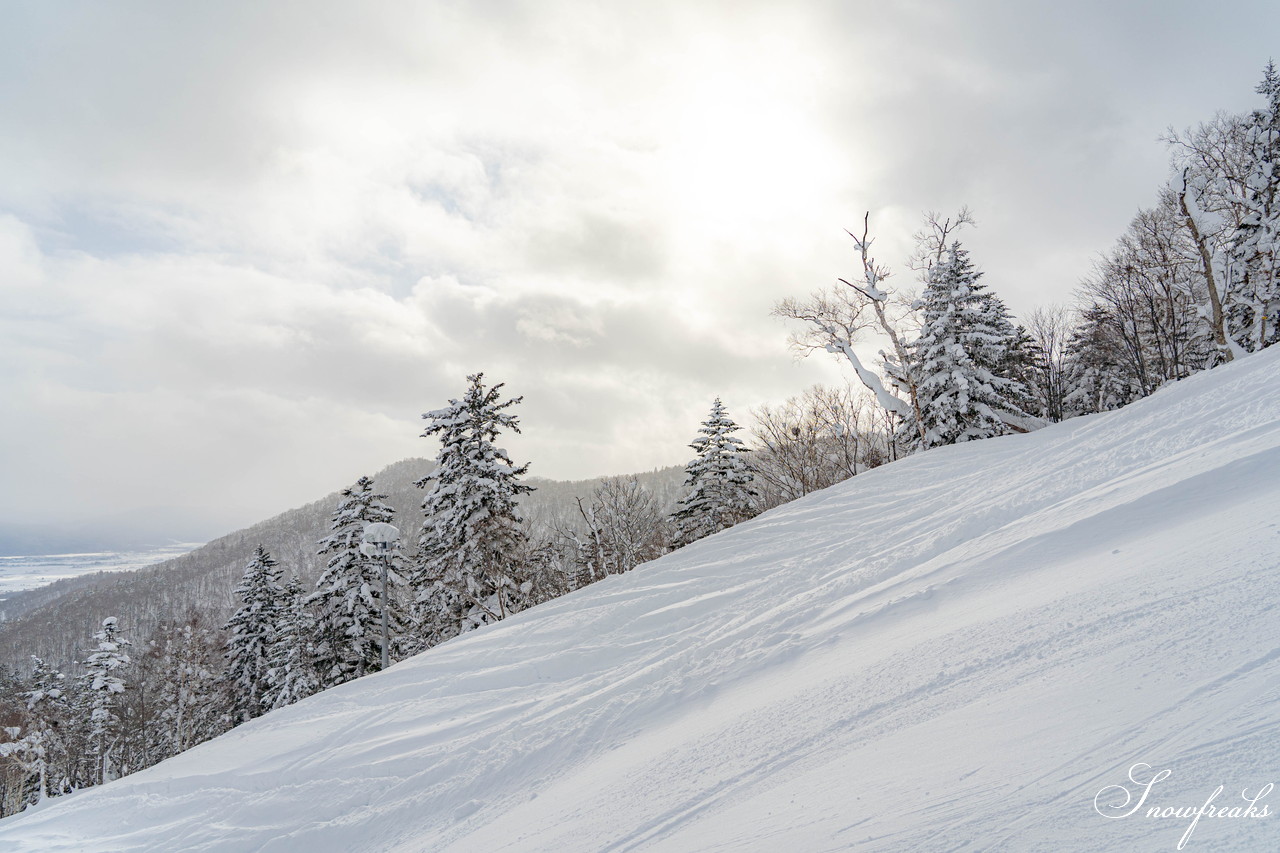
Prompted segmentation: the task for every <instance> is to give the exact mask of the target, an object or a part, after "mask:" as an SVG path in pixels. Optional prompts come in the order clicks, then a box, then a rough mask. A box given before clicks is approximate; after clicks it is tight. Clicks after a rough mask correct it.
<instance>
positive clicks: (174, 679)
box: [147, 612, 226, 761]
mask: <svg viewBox="0 0 1280 853" xmlns="http://www.w3.org/2000/svg"><path fill="white" fill-rule="evenodd" d="M222 644H223V643H222V639H221V637H220V636H219V635H218V633H217V632H216V631H213V630H210V626H209V625H208V624H207V622H206V621H205V618H204V617H203V616H202V615H201V614H200V613H198V612H192V613H190V614H188V616H187V617H186V618H185V619H184V620H182V621H180V622H165V623H161V624H160V625H159V626H158V627H157V628H156V630H155V632H153V634H152V635H151V640H150V641H149V643H148V646H149V647H150V648H149V649H148V652H147V654H148V655H149V656H150V657H153V658H154V660H153V661H152V665H151V667H150V670H151V672H152V673H153V675H152V679H151V683H150V684H149V690H150V691H151V692H152V694H153V695H154V696H155V704H156V706H157V707H158V708H159V712H158V713H156V714H155V715H154V718H153V720H152V722H151V725H150V726H149V729H150V731H149V740H150V741H151V746H150V750H149V751H150V753H151V755H152V756H153V761H161V760H163V759H165V758H168V757H170V756H173V755H177V754H178V753H180V752H184V751H185V750H188V749H190V748H191V747H193V746H195V745H196V744H198V743H203V742H204V741H206V740H209V739H210V738H212V737H216V736H217V735H219V734H221V733H222V732H223V731H224V730H225V723H224V721H223V718H224V714H225V710H226V709H225V707H224V706H225V704H226V695H225V692H224V690H223V688H222V684H221V680H220V675H221V666H220V661H219V649H220V647H221V646H222Z"/></svg>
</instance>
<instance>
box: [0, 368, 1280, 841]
mask: <svg viewBox="0 0 1280 853" xmlns="http://www.w3.org/2000/svg"><path fill="white" fill-rule="evenodd" d="M1277 356H1280V348H1277V349H1276V351H1270V350H1269V351H1267V352H1264V353H1262V354H1260V355H1257V356H1252V357H1250V358H1248V359H1245V360H1243V361H1242V362H1240V363H1237V364H1234V365H1230V366H1227V367H1225V368H1220V369H1218V370H1215V371H1213V372H1212V373H1210V374H1203V375H1200V376H1197V377H1193V378H1192V379H1190V380H1187V381H1184V382H1182V383H1178V384H1177V385H1175V386H1171V387H1168V388H1166V389H1164V390H1162V391H1161V392H1160V393H1158V394H1156V395H1155V396H1154V397H1152V398H1150V399H1148V400H1145V401H1141V402H1139V403H1136V404H1134V405H1132V406H1130V407H1128V408H1126V409H1125V410H1123V411H1120V412H1113V413H1109V414H1105V415H1099V416H1093V417H1089V418H1083V419H1077V420H1074V421H1070V422H1067V423H1064V424H1060V425H1057V426H1055V427H1051V428H1050V429H1047V430H1043V431H1040V432H1037V433H1033V434H1029V435H1020V436H1012V437H1008V438H1003V439H997V440H991V441H983V442H977V443H973V444H968V445H960V446H956V447H950V448H942V449H940V450H936V451H932V452H930V453H927V454H924V455H921V456H918V457H915V458H912V459H909V460H906V461H903V462H900V463H895V464H894V465H891V466H887V467H885V468H881V469H877V470H875V471H871V472H867V473H865V474H862V475H859V476H858V477H856V478H854V479H853V480H851V481H849V482H847V483H844V484H841V485H839V486H836V487H834V488H831V489H828V490H826V491H824V492H821V493H817V494H814V495H811V496H809V497H808V498H806V499H803V500H801V501H798V502H796V503H793V504H790V505H787V506H784V507H780V508H778V509H777V510H774V511H772V512H770V513H767V514H766V515H764V516H761V517H760V518H758V519H755V520H754V521H752V522H748V523H746V524H743V525H740V526H739V527H736V528H734V529H732V530H730V531H727V532H725V533H723V534H719V535H717V536H714V537H711V538H709V539H705V540H702V541H700V542H697V543H695V544H694V545H692V546H690V547H688V548H685V549H682V550H681V551H679V552H677V553H674V554H671V555H668V556H667V557H664V558H662V559H661V560H658V561H655V562H653V563H650V564H647V565H645V566H642V567H641V568H639V569H637V570H635V571H633V572H631V573H629V574H628V575H625V576H615V577H611V578H608V579H606V580H605V581H602V582H600V583H598V584H596V585H594V586H592V587H589V588H587V589H585V590H582V591H579V592H577V593H574V594H573V595H570V596H567V597H564V598H562V599H559V600H557V601H554V602H550V603H548V604H546V605H543V606H541V607H538V608H535V609H534V610H532V611H529V612H526V613H523V614H519V615H517V616H515V617H513V618H511V619H509V620H507V621H506V622H503V623H501V624H499V625H495V626H490V627H487V628H485V629H482V630H480V631H477V632H473V633H472V634H469V635H466V636H464V637H462V638H459V639H457V640H455V641H451V642H449V643H446V644H444V645H442V646H440V647H438V648H436V649H433V650H432V651H430V652H428V653H426V654H423V655H420V656H418V657H416V658H414V659H412V660H409V661H405V662H403V663H401V664H398V665H397V666H395V667H393V668H392V669H391V670H389V671H388V672H386V673H381V674H377V675H374V676H370V677H367V678H365V679H361V680H359V681H357V682H353V683H350V684H347V685H344V686H342V687H340V688H337V689H334V690H331V691H328V692H326V693H324V694H322V695H320V696H316V697H312V698H311V699H308V700H305V701H303V702H301V703H299V704H297V705H295V706H292V707H290V708H286V709H282V710H280V711H276V712H272V713H271V714H268V715H267V716H265V717H263V718H261V719H259V720H255V721H253V722H252V723H249V724H247V725H245V726H242V727H241V728H239V729H236V730H235V731H233V732H231V733H228V734H227V735H225V736H223V737H221V738H219V739H217V740H215V741H212V742H210V743H207V744H203V745H201V746H199V747H197V748H196V749H194V750H191V751H190V752H188V753H185V754H183V755H181V756H178V757H176V758H174V759H171V760H169V761H166V762H164V763H163V764H161V765H158V766H156V767H154V768H151V769H149V770H146V771H143V772H141V773H137V774H135V775H133V776H129V777H126V778H125V779H122V780H119V781H117V782H114V783H112V784H110V785H106V786H102V787H100V788H93V789H89V790H87V791H84V792H82V793H79V794H77V795H74V796H71V797H66V798H61V799H59V800H55V801H52V802H50V803H49V804H47V805H45V806H43V807H41V808H38V809H33V810H30V811H29V812H27V813H25V814H23V815H19V816H17V817H15V818H10V819H7V820H5V821H3V822H0V849H3V850H6V851H7V850H12V851H15V853H35V851H40V853H45V851H50V853H52V851H96V850H102V851H143V850H146V851H177V850H183V851H187V850H189V851H250V850H261V851H268V853H281V851H306V853H326V852H327V851H344V853H345V851H397V853H418V851H456V852H457V853H461V851H486V853H515V851H544V850H545V851H556V853H573V851H618V853H622V851H641V850H656V851H691V853H692V851H739V850H750V851H827V850H886V851H898V850H902V851H916V850H929V851H933V850H937V851H972V850H1017V851H1022V850H1036V851H1040V850H1043V851H1050V850H1052V851H1057V850H1064V849H1070V850H1073V851H1093V850H1096V851H1113V850H1172V849H1175V847H1176V845H1177V843H1178V840H1179V838H1180V837H1181V836H1182V833H1183V832H1184V831H1185V829H1186V824H1187V821H1184V820H1180V819H1169V820H1157V819H1144V818H1143V817H1142V816H1140V815H1135V816H1133V817H1130V818H1126V819H1123V820H1108V819H1106V818H1103V817H1102V816H1101V815H1099V814H1097V813H1096V812H1095V811H1094V808H1093V798H1094V796H1095V794H1097V793H1098V792H1099V791H1100V790H1101V789H1102V788H1104V787H1106V786H1108V785H1114V784H1118V783H1122V782H1124V781H1125V776H1126V773H1127V772H1128V769H1129V767H1130V766H1131V765H1133V764H1135V763H1138V762H1146V763H1148V764H1150V765H1152V767H1154V768H1157V769H1161V768H1165V767H1168V768H1170V769H1172V770H1173V775H1172V776H1171V777H1170V778H1169V779H1168V780H1167V781H1166V782H1164V783H1162V785H1161V786H1159V787H1157V788H1156V789H1155V790H1154V791H1153V794H1152V798H1153V799H1152V802H1153V804H1156V805H1161V806H1164V805H1172V806H1177V807H1183V806H1192V805H1199V804H1201V803H1202V802H1203V801H1204V800H1205V798H1206V797H1207V796H1208V794H1210V793H1211V792H1212V791H1213V789H1214V788H1215V787H1216V786H1217V785H1219V784H1223V785H1225V786H1226V791H1225V792H1224V795H1223V798H1222V800H1220V801H1219V803H1218V804H1222V802H1224V801H1226V800H1227V799H1228V798H1233V799H1235V800H1239V791H1240V789H1242V788H1249V789H1251V790H1256V789H1257V788H1258V787H1260V786H1261V785H1262V784H1264V783H1266V782H1268V781H1272V782H1280V772H1278V771H1280V746H1278V745H1277V744H1280V740H1278V739H1277V735H1278V734H1280V731H1278V729H1280V610H1277V602H1278V601H1280V591H1278V589H1277V583H1276V573H1277V567H1278V565H1280V527H1278V526H1277V516H1278V514H1280V513H1278V510H1280V381H1278V380H1277V379H1276V376H1277V364H1276V362H1277ZM1271 802H1272V805H1273V812H1274V811H1276V810H1277V809H1276V808H1275V807H1276V806H1277V805H1280V794H1276V795H1273V796H1272V797H1271ZM1232 804H1234V803H1232ZM1186 849H1191V850H1194V849H1203V850H1214V851H1219V850H1240V851H1256V850H1269V849H1280V815H1273V816H1272V817H1270V818H1266V819H1254V820H1243V819H1236V820H1231V819H1228V820H1221V821H1217V822H1213V821H1211V820H1210V819H1209V818H1205V819H1203V820H1202V821H1201V823H1200V824H1199V825H1198V827H1197V828H1196V830H1195V833H1194V834H1193V836H1192V837H1191V839H1190V840H1189V841H1188V844H1187V848H1186Z"/></svg>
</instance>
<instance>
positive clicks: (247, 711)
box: [224, 545, 284, 725]
mask: <svg viewBox="0 0 1280 853" xmlns="http://www.w3.org/2000/svg"><path fill="white" fill-rule="evenodd" d="M236 598H238V599H239V600H240V607H239V608H238V609H237V610H236V612H235V614H234V615H233V616H232V617H231V618H230V619H229V620H227V624H226V631H227V635H228V636H227V651H226V654H225V658H226V660H227V670H226V673H225V675H224V677H225V678H226V680H227V686H228V689H229V691H230V694H231V695H230V697H229V698H230V705H231V708H230V711H231V724H232V725H239V724H240V723H243V722H247V721H248V720H252V719H253V718H254V717H257V716H259V715H261V714H262V713H263V712H264V711H265V710H266V708H265V707H264V705H263V697H264V696H265V695H266V692H267V687H268V686H269V685H268V682H267V670H268V669H269V668H270V667H271V662H270V654H271V645H272V643H274V642H275V637H276V626H277V625H278V624H279V621H280V616H281V612H282V611H283V609H284V608H283V598H284V589H283V588H282V587H281V586H280V567H279V566H278V565H277V564H276V561H275V560H274V559H272V557H271V555H270V554H268V553H267V550H266V549H265V548H263V547H262V546H261V545H259V546H258V549H257V551H255V552H254V555H253V558H252V559H251V560H249V564H248V565H247V566H246V567H245V570H244V577H242V578H241V579H240V584H239V585H238V586H237V587H236Z"/></svg>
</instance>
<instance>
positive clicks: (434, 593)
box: [412, 373, 533, 645]
mask: <svg viewBox="0 0 1280 853" xmlns="http://www.w3.org/2000/svg"><path fill="white" fill-rule="evenodd" d="M483 380H484V374H482V373H476V374H473V375H471V376H468V377H467V381H468V382H469V383H470V386H469V387H468V389H467V392H466V394H465V395H464V396H463V398H462V399H461V400H450V401H449V405H448V406H446V407H445V408H443V409H436V410H435V411H431V412H427V413H426V414H424V415H423V416H422V417H423V418H425V419H426V420H428V421H430V424H429V426H427V428H426V431H425V432H423V436H424V437H430V436H437V437H439V439H440V443H441V448H440V453H439V455H437V457H436V464H435V469H434V470H433V471H432V473H431V474H430V475H428V476H427V477H424V478H423V479H422V480H420V481H419V482H418V484H417V485H418V487H419V488H428V487H429V489H428V491H427V494H426V497H425V498H424V499H423V502H422V508H423V511H424V513H425V514H426V521H425V524H424V525H423V528H422V535H421V537H420V539H419V543H418V545H419V549H418V565H417V567H416V571H415V572H414V575H413V578H412V581H413V587H414V589H415V590H417V602H416V608H417V611H418V618H419V631H420V632H421V634H422V640H423V642H424V643H426V644H428V645H430V644H433V643H435V642H439V641H440V640H444V639H448V638H449V637H451V636H454V635H456V634H458V633H460V632H462V631H466V630H469V629H470V628H473V627H476V626H478V625H482V624H484V623H486V622H492V621H495V620H498V619H502V618H504V617H505V616H507V615H508V614H510V613H512V612H515V611H517V610H520V609H522V608H523V606H524V605H525V603H526V602H525V596H526V595H527V594H528V593H529V591H530V590H531V589H532V586H533V585H532V582H531V580H530V579H529V578H528V577H526V575H527V574H528V564H527V560H526V559H525V558H526V551H527V545H528V541H527V537H526V534H525V531H524V529H523V528H522V526H521V519H520V515H519V513H518V510H517V506H516V501H517V499H518V498H519V497H520V496H521V495H523V494H526V493H528V492H531V491H533V487H532V486H528V485H526V484H524V483H521V482H520V477H522V476H523V475H524V473H525V471H526V470H528V467H529V466H528V464H525V465H519V466H517V465H516V464H515V463H514V462H512V461H511V458H510V457H509V456H508V455H507V451H506V450H504V449H502V448H500V447H498V446H496V445H495V444H494V441H496V440H497V437H498V435H499V434H500V433H501V432H502V431H503V430H511V431H512V432H516V433H518V432H520V427H519V422H518V420H517V419H516V417H515V416H514V415H512V414H511V413H509V412H508V411H507V409H509V408H510V407H511V406H514V405H517V404H518V403H520V402H521V400H523V399H524V398H523V397H513V398H511V399H510V400H506V401H505V402H504V401H501V398H500V395H499V392H500V391H501V389H502V387H503V383H498V384H497V385H494V386H493V387H492V388H486V387H485V386H484V382H483Z"/></svg>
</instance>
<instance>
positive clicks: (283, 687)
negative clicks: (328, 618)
mask: <svg viewBox="0 0 1280 853" xmlns="http://www.w3.org/2000/svg"><path fill="white" fill-rule="evenodd" d="M314 633H315V620H314V619H313V617H312V615H311V611H310V610H308V609H307V595H306V593H305V592H304V591H303V588H302V581H301V579H299V577H298V576H297V575H296V574H295V575H293V576H292V577H290V578H289V582H288V584H286V585H285V588H284V609H283V611H282V612H281V614H280V623H279V626H278V628H277V630H276V635H275V640H274V641H273V642H272V644H271V651H270V654H269V655H268V658H269V662H270V664H271V666H270V668H269V669H268V670H267V684H268V687H267V693H266V695H265V696H264V697H263V700H262V701H263V704H264V705H266V706H267V707H268V708H283V707H284V706H285V705H292V704H293V703H294V702H297V701H298V700H299V699H305V698H306V697H308V696H310V695H311V694H313V693H315V692H316V691H318V690H319V689H320V679H319V677H318V674H317V672H316V667H315V654H314V651H313V648H312V645H311V638H312V637H313V636H314Z"/></svg>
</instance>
